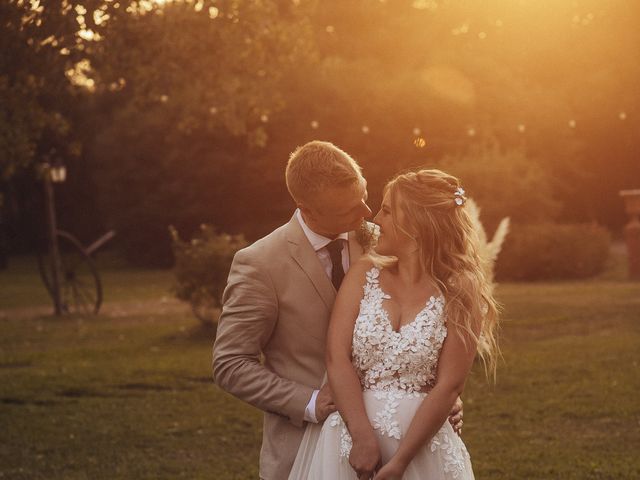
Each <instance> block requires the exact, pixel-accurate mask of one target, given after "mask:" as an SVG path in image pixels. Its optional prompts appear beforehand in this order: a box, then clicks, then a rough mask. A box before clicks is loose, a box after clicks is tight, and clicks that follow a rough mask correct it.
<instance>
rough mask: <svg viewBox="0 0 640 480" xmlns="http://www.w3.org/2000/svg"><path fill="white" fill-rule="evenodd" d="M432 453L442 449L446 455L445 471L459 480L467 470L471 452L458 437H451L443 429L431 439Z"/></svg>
mask: <svg viewBox="0 0 640 480" xmlns="http://www.w3.org/2000/svg"><path fill="white" fill-rule="evenodd" d="M430 449H431V451H432V452H435V451H436V450H438V449H440V450H442V451H443V453H444V471H445V472H446V473H451V475H452V476H453V478H458V477H459V476H460V475H461V474H462V472H464V470H465V460H469V458H470V457H469V452H468V451H467V447H465V445H464V443H463V442H462V441H461V440H460V439H459V438H457V437H455V436H454V437H453V438H452V437H451V435H449V434H448V433H447V432H446V431H444V429H441V430H440V431H439V432H438V433H436V435H435V436H434V437H433V438H432V439H431V446H430Z"/></svg>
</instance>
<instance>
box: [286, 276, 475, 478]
mask: <svg viewBox="0 0 640 480" xmlns="http://www.w3.org/2000/svg"><path fill="white" fill-rule="evenodd" d="M379 275H380V270H379V269H378V268H375V267H374V268H372V269H371V270H369V272H367V275H366V284H365V285H364V296H363V299H362V301H361V302H360V312H359V314H358V318H357V319H356V323H355V327H354V331H353V343H352V358H353V365H354V367H355V370H356V372H357V373H358V376H359V378H360V383H361V385H362V395H363V398H364V404H365V408H366V411H367V415H368V416H369V420H370V421H371V425H372V426H373V428H374V429H375V433H376V435H377V437H378V442H379V445H380V450H381V453H382V461H383V463H384V462H387V461H388V460H389V459H390V458H391V456H392V455H393V454H394V452H395V451H396V450H397V448H398V446H399V445H400V442H401V440H402V437H403V434H404V432H406V431H407V429H408V428H409V425H410V423H411V420H412V419H413V416H414V414H415V412H416V410H417V409H418V407H419V406H420V404H421V403H422V400H423V399H424V398H425V397H426V396H427V395H428V394H427V393H423V391H424V390H428V388H429V386H432V385H433V384H434V382H435V374H436V367H437V363H438V357H439V354H440V350H441V348H442V343H443V342H444V339H445V337H446V336H447V327H446V324H445V320H444V316H443V308H444V298H443V297H437V298H436V297H431V298H430V299H429V301H428V302H427V304H426V306H425V308H424V309H423V310H422V311H421V312H420V313H419V314H418V315H417V316H416V318H415V319H414V320H413V321H412V322H411V323H409V324H407V325H403V326H402V327H401V328H400V330H399V331H398V332H396V331H394V330H393V329H392V327H391V323H390V322H389V318H388V314H387V312H386V311H385V309H384V307H383V301H384V300H385V299H388V298H390V297H389V295H387V294H386V293H384V292H383V291H382V289H381V288H380V285H379V283H378V277H379ZM350 449H351V437H350V435H349V432H348V431H347V427H346V426H345V424H344V422H343V421H342V418H341V417H340V414H339V413H338V412H335V413H333V414H332V415H330V416H329V417H328V418H327V420H326V421H325V422H324V424H323V425H315V424H309V425H308V426H307V429H306V431H305V435H304V437H303V440H302V444H301V445H300V448H299V450H298V454H297V456H296V460H295V463H294V465H293V469H292V471H291V475H290V476H289V480H357V476H356V474H355V472H354V471H353V469H352V468H351V466H350V465H349V452H350ZM473 478H474V477H473V471H472V469H471V462H470V458H469V453H468V452H467V449H466V447H465V445H464V443H463V442H462V439H461V438H460V437H459V436H458V435H457V434H456V433H455V432H454V431H453V428H452V427H451V424H450V423H449V421H445V423H444V425H442V427H441V428H440V430H439V431H438V433H436V435H435V436H434V437H433V438H432V439H431V441H430V442H429V443H428V444H426V445H425V446H424V447H423V448H422V449H421V450H420V451H419V452H418V454H417V455H416V456H415V457H414V459H413V460H412V462H411V463H410V464H409V466H408V468H407V470H406V471H405V474H404V475H403V477H402V479H403V480H450V479H456V480H469V479H473Z"/></svg>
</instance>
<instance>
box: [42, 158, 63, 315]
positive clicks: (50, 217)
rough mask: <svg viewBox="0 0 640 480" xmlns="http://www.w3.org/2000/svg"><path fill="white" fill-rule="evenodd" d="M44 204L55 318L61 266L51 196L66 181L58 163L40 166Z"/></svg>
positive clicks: (59, 305) (59, 309) (59, 300)
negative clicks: (59, 184)
mask: <svg viewBox="0 0 640 480" xmlns="http://www.w3.org/2000/svg"><path fill="white" fill-rule="evenodd" d="M42 172H43V179H44V191H45V203H46V209H47V226H48V232H49V252H50V256H51V274H52V275H51V277H52V278H51V288H52V294H53V295H52V296H53V306H54V313H55V315H56V316H60V315H62V298H61V294H60V275H61V271H62V266H61V265H62V264H61V261H60V250H59V247H58V237H57V235H56V232H57V230H58V226H57V222H56V209H55V201H54V195H53V184H54V183H63V182H64V181H65V180H66V179H67V169H66V167H65V166H64V164H63V163H62V162H60V161H57V162H55V163H54V164H53V165H51V164H49V163H44V164H43V165H42Z"/></svg>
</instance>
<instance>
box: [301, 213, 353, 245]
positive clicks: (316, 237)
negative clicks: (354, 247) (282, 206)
mask: <svg viewBox="0 0 640 480" xmlns="http://www.w3.org/2000/svg"><path fill="white" fill-rule="evenodd" d="M296 218H297V219H298V222H299V223H300V226H301V227H302V231H303V232H304V234H305V235H306V237H307V239H308V240H309V243H310V244H311V246H312V247H313V249H314V250H315V251H316V252H317V251H318V250H320V249H322V248H324V247H326V246H327V245H329V243H331V241H332V240H335V238H327V237H325V236H324V235H320V234H318V233H316V232H314V231H313V230H311V229H310V228H309V226H308V225H307V224H306V223H305V222H304V219H303V218H302V212H300V209H299V208H298V209H296ZM336 238H340V239H342V240H346V241H348V240H349V233H348V232H344V233H341V234H340V235H338V236H337V237H336Z"/></svg>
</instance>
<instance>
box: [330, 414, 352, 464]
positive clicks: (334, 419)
mask: <svg viewBox="0 0 640 480" xmlns="http://www.w3.org/2000/svg"><path fill="white" fill-rule="evenodd" d="M328 421H329V425H330V426H332V427H337V428H340V458H341V459H345V458H348V457H349V454H350V453H351V447H352V446H353V441H352V440H351V435H350V434H349V430H347V425H346V424H345V423H344V421H343V420H342V417H341V416H340V414H339V413H338V412H335V413H333V414H332V415H331V416H330V417H329V419H328Z"/></svg>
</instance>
